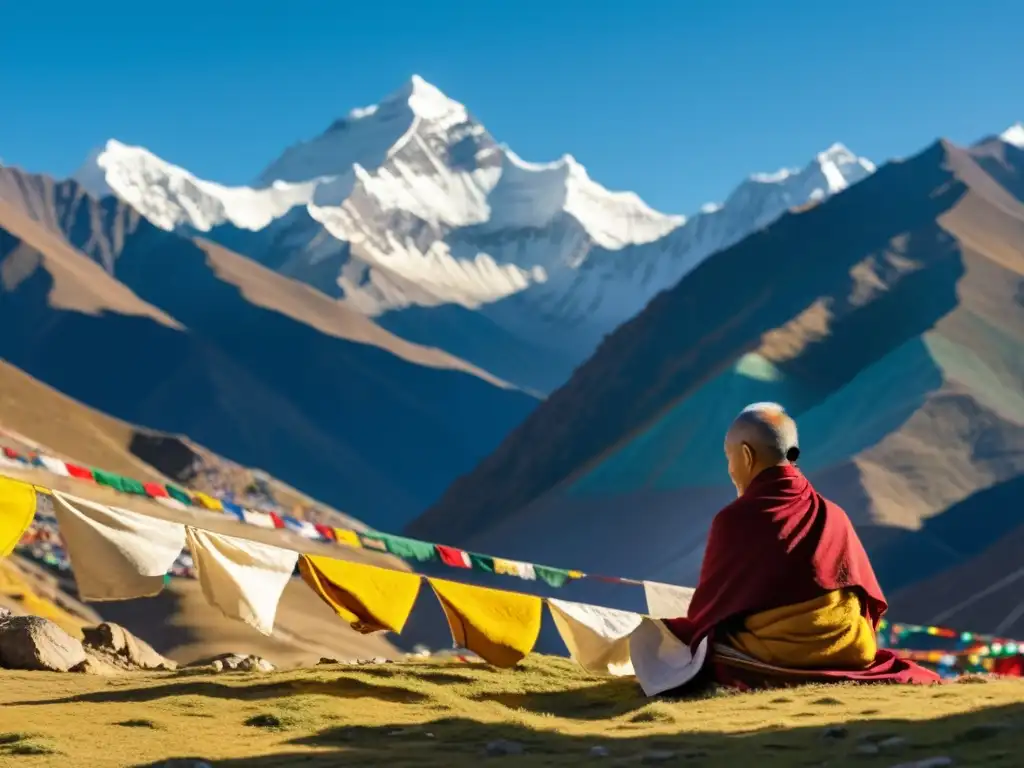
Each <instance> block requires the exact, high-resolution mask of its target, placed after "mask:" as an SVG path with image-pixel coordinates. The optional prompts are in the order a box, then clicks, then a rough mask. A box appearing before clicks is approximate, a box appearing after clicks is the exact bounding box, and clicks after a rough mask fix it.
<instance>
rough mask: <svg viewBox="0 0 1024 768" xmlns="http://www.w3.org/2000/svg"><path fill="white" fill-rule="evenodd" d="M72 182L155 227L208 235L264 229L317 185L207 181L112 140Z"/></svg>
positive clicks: (145, 151) (305, 198)
mask: <svg viewBox="0 0 1024 768" xmlns="http://www.w3.org/2000/svg"><path fill="white" fill-rule="evenodd" d="M73 178H74V179H75V180H76V181H78V183H79V184H81V185H82V186H83V187H84V188H85V189H86V190H88V191H89V192H91V193H92V194H94V195H96V196H97V197H103V196H106V195H109V194H114V195H117V196H118V197H119V198H121V199H122V200H124V201H125V202H127V203H128V204H129V205H131V206H132V207H133V208H135V209H136V210H137V211H139V213H141V214H142V215H143V216H145V217H146V218H147V219H149V220H150V221H151V222H152V223H153V224H155V225H156V226H158V227H160V228H162V229H166V230H173V229H175V228H176V227H178V226H181V225H188V226H191V227H192V228H194V229H197V230H200V231H203V232H205V231H208V230H209V229H211V228H212V227H214V226H216V225H218V224H220V223H222V222H224V221H230V222H231V223H233V224H235V225H236V226H239V227H241V228H243V229H250V230H259V229H263V228H264V227H265V226H267V225H268V224H269V223H270V222H271V221H273V220H274V219H276V218H278V217H279V216H281V215H283V214H284V213H285V212H286V211H288V210H289V209H290V208H293V207H294V206H296V205H302V204H305V203H308V202H309V201H311V200H312V199H313V195H314V192H315V188H316V185H315V184H311V183H304V184H290V183H286V182H281V183H278V184H275V185H273V186H272V187H271V188H270V189H267V190H254V189H250V188H248V187H226V186H223V185H221V184H217V183H214V182H211V181H203V180H202V179H198V178H196V177H195V176H193V175H192V174H191V173H189V172H188V171H186V170H185V169H184V168H181V167H179V166H177V165H174V164H172V163H169V162H167V161H166V160H162V159H160V158H159V157H157V156H156V155H154V154H153V153H152V152H150V151H149V150H148V149H145V148H143V147H134V146H130V145H128V144H122V143H121V142H120V141H117V140H116V139H110V140H109V141H108V142H107V143H106V144H105V145H104V146H103V147H101V148H99V149H96V150H93V152H92V153H90V155H89V157H88V158H87V160H86V161H85V163H84V164H83V165H82V166H81V167H80V168H79V169H78V170H77V171H76V172H75V174H74V175H73Z"/></svg>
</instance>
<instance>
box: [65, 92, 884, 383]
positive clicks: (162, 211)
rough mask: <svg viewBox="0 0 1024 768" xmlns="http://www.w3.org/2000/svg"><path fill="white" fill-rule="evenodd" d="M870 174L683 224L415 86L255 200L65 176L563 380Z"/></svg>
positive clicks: (345, 122)
mask: <svg viewBox="0 0 1024 768" xmlns="http://www.w3.org/2000/svg"><path fill="white" fill-rule="evenodd" d="M873 171H874V165H873V164H872V163H871V162H870V161H868V160H865V159H864V158H860V157H858V156H856V155H855V154H854V153H852V152H851V151H850V150H848V149H846V148H845V147H843V146H842V145H840V144H835V145H833V146H832V147H830V148H828V149H827V150H825V151H824V152H821V153H819V154H817V155H815V156H814V157H813V159H812V160H811V162H810V163H808V164H807V166H805V167H804V168H800V169H787V170H783V171H779V172H776V173H773V174H757V175H754V176H751V177H750V178H748V179H747V180H746V181H744V182H743V183H741V184H740V185H739V187H737V189H736V190H735V191H734V192H733V194H732V195H730V196H729V198H728V199H727V200H726V201H725V202H724V203H722V204H716V203H711V204H708V205H706V206H704V207H702V208H701V210H700V211H699V212H697V213H696V214H695V215H694V216H692V217H690V218H687V217H685V216H682V215H671V214H665V213H661V212H659V211H656V210H653V209H652V208H650V207H649V206H648V205H647V204H645V203H644V202H643V200H642V199H641V198H640V197H639V196H637V195H636V194H634V193H632V192H614V191H609V190H608V189H606V188H605V187H603V186H601V184H600V183H598V182H597V181H594V180H593V179H591V177H590V175H589V174H588V173H587V171H586V169H585V167H584V166H583V165H581V164H580V163H579V162H577V161H576V160H575V159H574V158H573V157H572V156H571V155H565V156H563V157H562V158H561V159H559V160H555V161H553V162H545V163H535V162H528V161H526V160H523V159H521V158H520V157H519V156H518V155H517V154H515V152H513V151H512V150H511V149H510V148H508V147H507V146H505V145H502V144H499V143H498V142H497V141H496V140H495V139H494V138H493V137H492V136H491V135H490V134H489V133H488V131H487V130H486V128H485V127H484V126H483V125H482V124H480V123H479V122H477V121H476V120H475V119H474V118H473V116H472V115H471V113H470V112H469V111H468V110H467V108H466V107H465V106H464V105H463V104H461V103H459V102H458V101H455V100H453V99H451V98H450V97H448V96H447V95H445V94H444V93H443V92H442V91H441V90H440V89H438V88H437V87H435V86H434V85H431V84H430V83H428V82H426V81H425V80H423V78H421V77H419V76H415V75H414V76H413V77H412V78H410V80H409V81H408V82H407V83H406V84H405V85H404V86H402V87H401V88H399V89H398V90H397V91H395V92H394V93H393V94H391V95H390V96H388V97H387V98H385V99H384V100H383V101H381V102H380V103H379V104H377V105H373V106H368V107H359V108H355V109H351V110H350V111H349V112H348V113H347V115H346V116H345V117H343V118H340V119H338V120H336V121H335V122H334V123H332V124H331V125H330V126H329V127H328V128H327V130H325V131H324V132H323V133H321V134H319V135H318V136H315V137H313V138H311V139H309V140H307V141H303V142H300V143H298V144H295V145H293V146H291V147H289V148H287V149H285V150H284V152H283V153H282V154H281V155H280V156H279V157H278V158H277V159H275V160H273V161H272V162H270V163H269V164H268V165H267V167H266V168H265V169H264V170H263V171H262V172H260V173H258V174H256V175H255V181H254V182H253V183H252V184H251V185H250V186H244V187H229V186H224V185H221V184H218V183H216V182H213V181H207V180H203V179H199V178H196V177H195V176H194V175H192V174H191V173H189V172H188V171H187V170H185V169H184V168H181V167H178V166H176V165H173V164H171V163H169V162H166V161H164V160H162V159H160V158H158V157H156V156H155V155H153V154H152V153H150V152H149V151H147V150H146V149H143V148H141V147H132V146H127V145H124V144H121V143H120V142H117V141H115V140H111V141H109V142H107V144H106V145H105V146H104V147H103V148H102V149H100V150H99V151H97V152H95V153H93V154H92V155H91V156H90V157H89V159H88V160H87V161H86V163H85V164H84V165H83V166H82V168H81V169H80V170H79V171H78V172H77V173H76V174H75V178H76V179H77V180H78V181H79V182H80V183H81V184H83V186H85V187H86V188H87V189H89V190H90V191H92V192H94V193H95V194H99V195H105V194H114V195H117V196H118V197H120V198H121V199H123V200H124V201H125V202H127V203H129V204H130V205H131V206H133V207H134V208H135V209H136V210H138V211H139V212H140V213H141V214H142V215H143V216H145V217H146V218H147V219H149V220H150V221H151V222H152V223H154V224H155V225H157V226H159V227H162V228H164V229H167V230H181V231H184V232H201V233H206V236H208V237H211V238H212V239H215V240H219V241H221V242H222V243H223V244H225V245H227V246H228V247H231V248H235V249H236V250H240V251H242V252H244V253H246V254H247V255H249V256H251V257H253V258H257V259H259V260H260V261H262V262H263V263H264V264H266V265H267V266H271V267H272V268H274V269H278V270H280V271H281V272H283V273H285V274H288V275H289V276H291V277H293V278H296V279H298V280H302V281H304V282H307V283H309V284H310V285H312V286H313V287H315V288H317V289H319V290H321V291H324V292H326V293H328V294H330V295H331V296H334V297H336V298H338V299H339V300H341V301H344V302H346V303H347V304H349V305H351V306H353V307H355V308H357V309H359V310H360V311H363V312H365V313H367V314H370V315H374V316H377V317H379V318H380V319H381V322H382V323H384V324H385V325H388V324H389V323H390V324H392V325H394V326H396V327H398V326H401V325H402V320H401V313H402V312H403V311H404V310H406V309H409V308H413V307H422V308H430V307H435V308H436V307H445V306H451V307H458V308H462V309H465V310H470V311H473V312H476V313H479V314H480V315H481V316H482V318H486V323H487V324H488V327H491V326H496V327H497V328H498V329H500V331H501V333H504V334H508V335H509V336H510V337H511V338H514V339H518V340H519V342H521V343H522V344H524V345H525V346H526V347H527V348H534V347H536V348H538V349H544V350H546V351H548V352H551V353H552V354H555V355H556V356H558V355H561V356H562V357H564V359H565V360H566V361H567V363H566V364H567V365H568V366H569V367H570V368H571V365H574V364H576V363H578V362H579V361H581V360H582V359H584V358H585V357H586V356H587V355H589V353H590V352H591V351H592V350H593V348H594V346H595V345H596V344H597V343H598V342H599V341H600V339H601V338H602V336H603V335H605V334H606V333H608V332H609V331H610V330H612V329H613V328H615V327H616V326H617V325H619V324H620V323H622V322H623V321H625V320H627V319H628V318H629V317H631V316H632V315H634V314H636V313H637V312H638V311H639V310H640V309H642V308H643V307H644V306H645V305H646V303H647V302H648V301H649V300H650V299H651V297H653V296H654V295H655V294H656V293H658V292H659V291H661V290H663V289H664V288H666V287H668V286H670V285H672V284H674V283H675V282H677V281H678V280H679V279H680V278H682V277H683V275H685V274H686V272H687V271H689V270H690V269H692V268H693V267H695V266H696V265H697V264H699V263H700V262H701V261H702V260H703V259H705V258H707V257H708V256H710V255H711V254H712V253H714V252H715V251H717V250H720V249H721V248H724V247H727V246H728V245H731V244H732V243H735V242H737V241H738V240H740V239H742V238H743V237H744V236H746V235H747V234H749V233H750V232H751V231H752V230H754V229H757V228H758V227H762V226H764V225H766V224H768V223H770V222H771V221H773V220H774V219H775V218H777V217H778V216H780V215H781V214H782V213H784V212H785V211H787V210H789V209H791V208H793V207H797V206H801V205H803V204H805V203H807V202H810V201H815V200H820V199H823V198H824V197H827V196H829V195H832V194H835V193H837V192H840V191H842V190H843V189H845V188H846V187H847V186H849V185H850V184H853V183H856V182H857V181H859V180H860V179H862V178H864V177H865V176H867V175H869V174H870V173H872V172H873ZM680 183H686V182H685V180H681V182H680ZM416 330H417V331H420V330H422V328H421V327H420V326H417V327H416ZM492 331H493V328H492V329H491V331H488V332H492ZM419 340H420V341H424V340H426V341H429V340H430V339H419ZM462 354H463V355H464V356H466V357H468V359H471V360H473V354H471V353H470V352H467V351H466V350H462Z"/></svg>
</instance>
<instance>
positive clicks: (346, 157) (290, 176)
mask: <svg viewBox="0 0 1024 768" xmlns="http://www.w3.org/2000/svg"><path fill="white" fill-rule="evenodd" d="M468 122H469V114H468V112H467V111H466V108H465V107H464V106H463V105H462V104H460V103H459V102H457V101H455V100H454V99H450V98H448V96H446V95H445V94H444V93H442V92H441V90H440V89H439V88H437V87H436V86H434V85H431V84H430V83H428V82H427V81H426V80H424V79H423V78H422V77H420V76H419V75H413V76H412V77H411V78H409V80H408V81H406V83H405V84H404V85H403V86H402V87H401V88H399V89H398V90H397V91H395V92H393V93H392V94H391V95H389V96H387V97H386V98H385V99H384V100H383V101H381V102H380V103H379V104H377V105H374V106H369V107H358V108H356V109H353V110H351V111H350V112H349V113H348V115H347V116H346V117H343V118H341V119H339V120H335V121H334V122H333V123H332V124H331V125H330V127H328V129H327V130H326V131H324V132H323V133H322V134H320V135H319V136H316V137H315V138H313V139H310V140H308V141H302V142H299V143H298V144H295V145H293V146H291V147H289V148H288V149H287V150H285V152H284V154H282V155H281V157H279V158H278V159H277V160H275V161H274V162H273V163H271V164H270V165H269V166H268V167H267V168H266V170H264V171H263V173H261V174H260V176H259V178H258V180H257V184H258V185H261V186H265V185H268V184H271V183H273V182H274V181H282V180H283V181H289V182H298V181H309V180H312V179H316V178H320V177H324V176H339V175H342V174H346V173H349V172H350V171H351V169H352V167H353V166H355V165H359V166H361V167H363V168H376V167H378V166H380V165H381V164H382V163H384V162H385V161H386V160H387V159H388V158H389V157H391V156H392V155H393V154H394V153H395V152H397V151H399V150H401V149H402V147H404V146H405V144H406V143H407V142H408V141H410V140H413V137H414V136H415V135H416V134H417V133H422V134H426V136H428V137H429V136H432V135H436V134H444V133H446V132H448V131H451V130H452V129H453V128H455V127H456V126H459V125H463V124H466V123H468Z"/></svg>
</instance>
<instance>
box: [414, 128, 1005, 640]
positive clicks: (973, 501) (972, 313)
mask: <svg viewBox="0 0 1024 768" xmlns="http://www.w3.org/2000/svg"><path fill="white" fill-rule="evenodd" d="M1010 138H1012V134H1011V136H1010ZM1022 182H1024V150H1022V149H1021V148H1020V147H1018V146H1016V145H1015V144H1014V143H1012V142H1010V141H1007V140H1001V139H999V138H996V139H992V140H990V141H987V142H984V143H982V144H980V145H978V146H976V147H973V148H971V149H969V150H967V149H961V148H958V147H956V146H953V145H951V144H949V143H947V142H938V143H936V144H934V145H932V146H930V147H929V148H927V149H926V150H924V151H923V152H922V153H920V154H919V155H917V156H915V157H913V158H910V159H908V160H906V161H902V162H894V163H890V164H888V165H886V166H884V167H882V168H880V169H879V170H878V171H877V172H876V173H875V174H873V175H872V176H871V177H870V178H868V179H867V180H865V181H863V182H862V183H860V184H858V185H856V186H854V187H851V188H850V189H848V190H846V191H844V192H842V193H841V194H839V195H836V196H835V197H833V198H831V199H829V200H827V201H825V202H823V203H822V204H821V205H818V206H816V207H813V208H810V209H808V210H804V211H802V212H799V213H792V214H789V215H786V216H783V217H782V218H781V219H780V220H778V221H777V222H775V223H774V224H772V225H770V226H768V227H767V228H765V229H763V230H762V231H759V232H757V233H755V234H753V235H751V236H750V237H748V238H746V239H745V240H743V241H742V242H740V243H739V244H737V245H735V246H733V247H731V248H729V249H727V250H725V251H723V252H721V253H719V254H718V255H716V256H715V257H714V258H713V259H710V260H707V261H705V262H704V263H703V264H701V265H700V266H699V267H698V268H697V269H695V270H693V271H692V272H691V273H690V274H688V275H687V276H686V277H685V278H684V279H683V280H682V281H681V282H680V283H679V284H678V285H677V286H676V287H675V288H673V289H671V290H669V291H666V292H665V293H663V294H661V295H660V296H658V297H657V298H656V299H655V300H654V301H652V302H651V304H650V305H649V306H648V307H647V309H646V310H644V312H642V313H641V314H640V315H639V316H638V317H636V318H634V319H633V320H631V321H630V322H628V323H626V324H625V325H623V326H622V327H621V328H620V329H619V330H618V331H617V332H615V333H614V334H613V335H612V336H610V337H609V338H608V339H607V340H606V341H605V342H604V343H603V344H602V345H601V348H600V349H599V350H598V352H597V353H596V354H595V355H594V357H593V358H591V359H590V360H589V361H588V362H587V363H586V364H585V365H584V366H583V367H581V368H580V369H579V370H578V371H577V373H576V374H575V375H574V376H573V377H572V379H571V380H570V381H569V382H568V383H567V384H566V385H565V386H564V387H562V388H561V389H560V390H558V391H557V392H555V393H554V394H553V395H552V396H551V397H550V398H549V399H548V400H547V401H546V402H545V403H544V405H543V406H542V407H540V408H539V409H538V410H537V411H535V412H534V413H533V414H532V415H531V416H530V418H528V419H527V420H526V421H525V422H524V423H523V424H522V425H521V426H520V427H519V428H517V429H516V430H515V431H514V432H513V433H512V434H511V435H510V436H509V437H508V438H507V439H506V440H505V441H504V442H503V443H502V445H501V447H500V448H499V449H498V450H497V451H496V452H495V453H493V454H492V455H491V456H490V457H489V458H488V459H486V460H485V461H484V462H483V463H482V464H481V465H480V466H479V467H478V468H477V469H476V470H475V471H474V472H473V473H471V474H470V475H468V476H467V477H464V478H462V479H460V480H459V481H457V482H456V483H455V484H454V485H453V486H452V487H451V488H450V489H449V491H448V492H447V493H446V494H445V496H444V497H443V498H442V500H441V501H440V502H439V503H438V504H437V505H435V506H434V507H433V508H432V509H431V510H429V511H428V512H427V513H426V514H425V515H424V516H423V517H421V518H420V519H419V520H417V521H416V522H415V523H414V524H413V525H411V526H410V527H409V529H408V530H409V532H410V533H412V534H415V535H421V536H425V537H428V538H429V537H431V536H439V535H441V534H442V532H443V533H444V535H446V536H447V537H448V539H449V540H452V542H453V543H457V544H461V545H464V546H467V547H469V548H475V549H479V550H481V551H490V550H492V549H495V548H498V547H501V548H502V551H504V552H506V553H507V554H508V555H509V556H512V557H524V558H528V559H533V560H536V561H538V562H560V563H565V564H567V565H570V566H571V567H576V568H581V569H583V570H587V569H591V570H594V571H597V572H603V573H609V572H612V573H616V574H618V575H626V576H634V577H640V578H653V579H657V580H661V581H667V582H674V583H683V584H687V583H691V584H692V583H693V582H694V581H695V579H696V578H697V574H698V569H699V565H700V561H701V557H702V549H703V543H704V538H705V535H706V530H707V525H708V522H709V520H710V518H711V516H712V515H713V514H714V512H715V511H717V509H718V508H720V506H721V505H723V504H724V503H726V502H727V501H728V500H729V499H730V498H731V497H732V495H733V493H734V492H733V490H732V488H731V486H730V485H729V483H728V479H727V476H726V472H725V462H724V459H723V457H722V453H721V451H722V449H721V441H722V435H723V434H724V430H725V428H726V427H727V425H728V423H729V421H730V420H731V419H732V418H733V416H734V415H735V414H736V412H738V410H739V409H740V408H742V407H743V406H744V405H746V404H748V403H750V402H754V401H759V400H775V401H779V402H782V403H783V404H785V405H786V406H787V407H788V408H789V409H790V411H791V412H792V413H793V414H794V415H795V416H796V418H797V420H798V423H799V425H800V427H801V434H802V447H803V454H802V456H801V464H802V466H803V468H804V470H805V471H806V472H807V473H808V474H809V476H810V477H811V478H812V480H813V481H814V482H815V484H816V485H817V486H818V488H819V490H821V491H822V492H823V493H825V494H826V495H829V496H831V497H832V498H834V499H835V500H836V501H838V502H839V503H841V504H842V505H843V506H844V507H845V508H846V509H847V511H848V512H849V513H850V514H851V516H852V517H853V519H854V521H855V522H856V524H857V525H858V526H859V528H860V530H861V533H862V535H863V537H864V540H865V542H866V544H867V545H868V547H869V549H870V550H871V552H872V554H873V557H874V560H875V563H876V567H877V569H878V571H879V573H880V575H881V578H882V583H883V586H884V587H885V588H886V589H887V590H888V592H889V594H890V597H891V598H892V611H893V615H894V616H898V617H899V618H900V619H902V620H908V621H919V622H921V623H939V622H941V623H944V624H947V625H952V626H962V627H963V628H964V629H972V630H976V631H996V630H998V631H999V632H1003V633H1006V634H1008V635H1012V634H1014V633H1016V634H1017V635H1024V612H1022V611H1020V610H1019V608H1018V604H1019V577H1020V576H1021V573H1020V570H1019V565H1020V563H1019V551H1020V547H1019V543H1020V542H1019V539H1020V537H1021V535H1024V528H1020V527H1019V526H1021V520H1020V515H1019V509H1020V505H1019V503H1015V502H1014V501H1013V500H1014V499H1015V498H1016V495H1017V494H1019V491H1020V482H1021V478H1022V477H1024V204H1022V201H1024V185H1022ZM552 532H555V533H552ZM1014 553H1017V554H1014Z"/></svg>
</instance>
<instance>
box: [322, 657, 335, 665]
mask: <svg viewBox="0 0 1024 768" xmlns="http://www.w3.org/2000/svg"><path fill="white" fill-rule="evenodd" d="M338 663H339V662H338V660H337V659H329V658H327V657H326V656H321V657H320V661H318V662H317V664H318V665H319V664H338Z"/></svg>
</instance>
